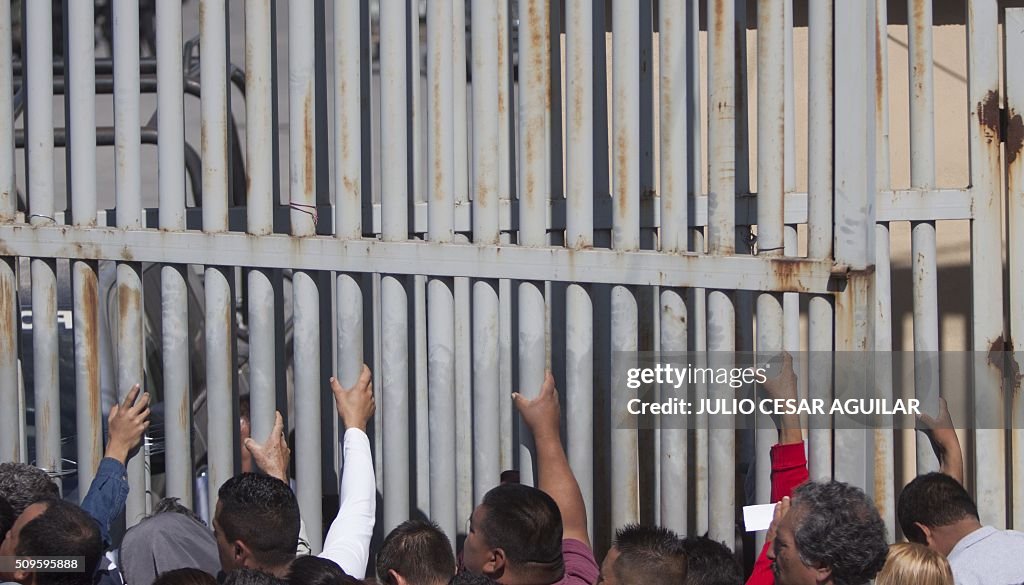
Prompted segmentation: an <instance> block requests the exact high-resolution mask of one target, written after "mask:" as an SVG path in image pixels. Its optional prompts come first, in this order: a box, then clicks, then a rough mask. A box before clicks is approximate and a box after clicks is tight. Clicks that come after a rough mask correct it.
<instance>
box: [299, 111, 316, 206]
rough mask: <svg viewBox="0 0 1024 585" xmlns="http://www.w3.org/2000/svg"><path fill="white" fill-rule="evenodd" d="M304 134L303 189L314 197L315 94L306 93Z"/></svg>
mask: <svg viewBox="0 0 1024 585" xmlns="http://www.w3.org/2000/svg"><path fill="white" fill-rule="evenodd" d="M302 134H303V137H304V138H305V141H306V143H305V145H304V148H305V152H303V153H302V155H303V163H304V171H305V173H306V176H305V177H303V180H304V181H305V183H304V184H303V189H304V191H305V192H306V193H308V194H309V195H310V196H312V195H313V193H314V191H315V190H316V187H315V185H314V180H315V177H314V176H313V156H314V153H313V148H314V147H315V137H314V135H313V92H312V91H307V92H306V100H305V102H304V103H303V104H302Z"/></svg>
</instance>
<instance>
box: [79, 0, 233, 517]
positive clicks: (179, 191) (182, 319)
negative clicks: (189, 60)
mask: <svg viewBox="0 0 1024 585" xmlns="http://www.w3.org/2000/svg"><path fill="white" fill-rule="evenodd" d="M157 10H158V14H157V21H158V22H160V23H161V24H160V26H159V27H158V28H157V63H158V65H157V76H158V79H157V88H158V90H159V91H158V92H157V116H158V118H157V126H158V127H159V128H162V129H163V130H162V131H161V133H160V142H159V144H158V147H157V148H158V151H157V157H158V160H159V165H160V166H159V168H160V173H159V182H160V185H159V189H160V194H159V196H160V228H161V229H164V230H183V229H185V176H184V173H182V172H181V169H182V168H184V166H185V161H184V149H185V133H184V125H185V124H184V115H185V114H184V97H183V96H184V93H183V89H182V86H183V81H182V75H181V72H182V52H181V46H182V40H181V37H182V32H181V31H182V24H181V3H180V2H178V1H177V0H160V2H158V3H157ZM90 42H91V38H90ZM250 131H251V130H250ZM249 160H252V159H251V158H250V159H249ZM186 270H187V267H184V266H163V267H161V269H160V287H161V298H162V301H163V308H162V312H161V322H162V325H163V333H162V344H163V359H164V379H163V383H164V401H165V403H166V405H167V409H166V410H165V413H167V414H166V415H165V417H164V428H165V432H166V444H167V446H168V448H167V450H166V452H165V453H166V455H165V456H166V458H167V495H168V496H170V497H176V498H181V499H182V501H183V502H184V503H185V505H186V506H191V505H193V504H192V490H193V488H194V482H193V481H192V476H193V470H192V432H191V431H192V400H191V396H190V393H189V390H190V388H191V384H190V375H189V373H190V371H191V368H190V367H189V349H190V342H191V340H190V337H189V330H188V287H187V285H186V281H185V275H186Z"/></svg>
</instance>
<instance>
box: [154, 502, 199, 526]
mask: <svg viewBox="0 0 1024 585" xmlns="http://www.w3.org/2000/svg"><path fill="white" fill-rule="evenodd" d="M168 512H171V513H174V514H181V515H182V516H185V517H186V518H189V519H191V520H192V521H193V522H195V523H197V524H200V525H202V526H206V522H205V521H204V520H203V519H202V518H200V517H199V515H198V514H196V513H195V512H193V511H192V510H190V509H189V508H188V507H186V506H185V505H184V504H182V503H181V500H180V499H178V498H163V499H162V500H160V501H159V502H157V503H156V504H154V505H153V513H152V514H150V515H149V518H152V517H153V516H156V515H158V514H165V513H168Z"/></svg>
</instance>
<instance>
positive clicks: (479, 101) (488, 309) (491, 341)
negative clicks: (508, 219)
mask: <svg viewBox="0 0 1024 585" xmlns="http://www.w3.org/2000/svg"><path fill="white" fill-rule="evenodd" d="M470 16H471V18H472V30H473V35H472V37H471V40H472V43H473V46H472V55H473V241H474V243H477V244H497V243H499V241H500V238H499V230H498V226H499V208H500V203H501V202H500V201H499V199H498V197H499V195H500V193H499V190H498V188H499V175H500V173H499V170H498V169H499V167H500V166H501V161H500V159H499V158H498V157H499V155H498V149H499V139H498V136H499V125H500V118H499V113H498V105H499V100H498V83H499V78H501V77H502V74H501V71H500V70H499V66H498V53H499V51H498V46H497V44H496V43H495V42H494V39H500V38H501V37H500V36H499V35H498V10H497V6H496V3H491V2H478V3H476V4H475V5H474V6H473V9H472V11H471V13H470ZM498 289H499V284H498V282H497V281H482V280H478V281H476V282H474V283H473V480H474V486H473V501H474V502H479V501H480V500H481V499H482V498H483V496H484V494H485V493H487V490H489V489H490V488H491V487H493V485H494V481H495V478H497V477H498V476H499V474H500V473H501V471H502V469H501V436H500V434H499V433H500V429H501V424H500V422H499V421H500V413H501V408H500V403H501V400H502V398H503V395H502V394H501V368H500V350H499V336H500V333H501V327H500V316H499V310H500V300H499V296H498V292H499V291H498ZM570 444H571V443H570Z"/></svg>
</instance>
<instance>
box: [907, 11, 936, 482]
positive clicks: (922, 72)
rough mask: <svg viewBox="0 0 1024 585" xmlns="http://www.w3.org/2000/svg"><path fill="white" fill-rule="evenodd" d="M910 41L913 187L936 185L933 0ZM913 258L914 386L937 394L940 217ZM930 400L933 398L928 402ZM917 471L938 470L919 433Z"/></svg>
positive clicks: (914, 246)
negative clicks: (937, 229)
mask: <svg viewBox="0 0 1024 585" xmlns="http://www.w3.org/2000/svg"><path fill="white" fill-rule="evenodd" d="M907 14H909V15H910V23H909V26H908V27H907V29H908V30H907V34H908V37H909V38H908V42H907V44H908V45H909V46H910V50H909V57H910V186H911V188H917V189H931V188H933V187H934V186H935V99H934V75H933V70H934V68H933V65H932V2H931V0H908V5H907ZM911 225H912V236H911V242H912V243H911V258H912V265H913V272H914V289H913V290H914V358H915V359H914V362H915V365H914V386H915V390H916V395H917V397H918V398H921V399H926V398H928V397H931V398H933V399H934V398H935V397H937V396H938V394H939V391H940V388H939V367H938V366H939V362H938V359H936V358H937V356H936V353H935V352H938V351H939V297H938V274H937V272H938V271H937V269H936V250H935V222H933V221H920V222H913V223H912V224H911ZM924 404H929V402H927V401H926V402H924ZM918 438H919V439H921V440H918V441H917V471H918V473H926V472H928V471H935V470H936V469H938V461H936V459H935V456H934V455H933V454H932V449H931V445H929V444H928V442H927V441H925V440H923V437H918Z"/></svg>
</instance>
